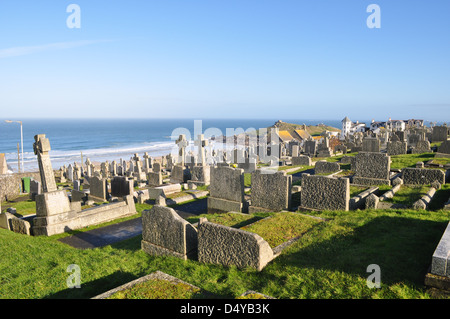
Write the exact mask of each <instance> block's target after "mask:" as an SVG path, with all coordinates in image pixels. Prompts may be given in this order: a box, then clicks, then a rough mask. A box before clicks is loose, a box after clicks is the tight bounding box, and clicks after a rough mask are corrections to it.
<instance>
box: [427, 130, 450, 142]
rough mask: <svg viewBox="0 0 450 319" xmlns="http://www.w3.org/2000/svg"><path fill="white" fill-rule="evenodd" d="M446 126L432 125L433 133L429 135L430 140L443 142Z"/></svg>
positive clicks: (445, 135)
mask: <svg viewBox="0 0 450 319" xmlns="http://www.w3.org/2000/svg"><path fill="white" fill-rule="evenodd" d="M447 136H448V127H447V126H434V127H433V133H432V135H431V141H432V142H443V141H446V140H447Z"/></svg>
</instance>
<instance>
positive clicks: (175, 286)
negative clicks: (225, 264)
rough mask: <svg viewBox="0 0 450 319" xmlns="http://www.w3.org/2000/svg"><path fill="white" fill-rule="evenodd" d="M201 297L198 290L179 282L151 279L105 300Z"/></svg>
mask: <svg viewBox="0 0 450 319" xmlns="http://www.w3.org/2000/svg"><path fill="white" fill-rule="evenodd" d="M201 295H202V294H201V290H200V289H198V288H194V287H191V286H189V285H186V284H184V283H181V282H177V283H174V282H170V281H167V280H161V279H151V280H148V281H145V282H143V283H139V284H136V285H134V286H133V287H130V288H128V289H125V290H121V291H118V292H116V293H114V294H113V295H111V296H110V297H109V298H107V299H193V298H198V297H200V296H201Z"/></svg>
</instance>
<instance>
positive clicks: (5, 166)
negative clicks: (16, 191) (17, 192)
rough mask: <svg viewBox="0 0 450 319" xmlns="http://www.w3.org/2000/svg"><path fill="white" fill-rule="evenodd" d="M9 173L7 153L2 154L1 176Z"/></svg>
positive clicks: (0, 156)
mask: <svg viewBox="0 0 450 319" xmlns="http://www.w3.org/2000/svg"><path fill="white" fill-rule="evenodd" d="M7 173H8V165H7V164H6V157H5V153H0V175H4V174H7Z"/></svg>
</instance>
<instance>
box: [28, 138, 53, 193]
mask: <svg viewBox="0 0 450 319" xmlns="http://www.w3.org/2000/svg"><path fill="white" fill-rule="evenodd" d="M34 140H35V142H34V144H33V150H34V154H35V155H37V158H38V164H39V173H40V175H41V183H42V190H43V192H44V193H47V192H53V191H56V190H57V188H56V181H55V174H54V173H53V168H52V163H51V161H50V155H49V154H48V152H49V151H50V150H51V148H50V141H49V140H48V138H46V137H45V134H39V135H36V136H35V137H34Z"/></svg>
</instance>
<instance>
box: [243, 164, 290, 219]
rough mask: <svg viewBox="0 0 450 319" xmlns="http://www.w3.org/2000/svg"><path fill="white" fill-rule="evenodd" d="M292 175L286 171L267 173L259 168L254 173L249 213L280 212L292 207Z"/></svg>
mask: <svg viewBox="0 0 450 319" xmlns="http://www.w3.org/2000/svg"><path fill="white" fill-rule="evenodd" d="M291 188H292V175H287V174H286V172H282V171H279V172H276V173H265V172H264V171H263V170H261V169H257V170H256V171H255V172H253V173H252V184H251V190H252V193H251V205H250V206H249V213H254V212H259V211H271V212H278V211H281V210H289V209H290V208H291Z"/></svg>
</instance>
